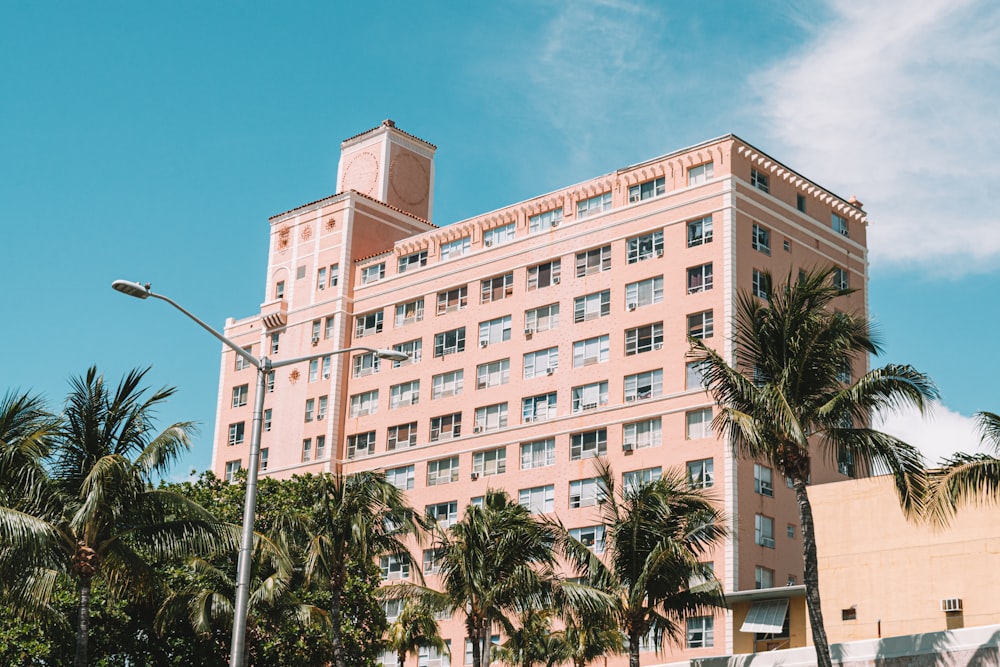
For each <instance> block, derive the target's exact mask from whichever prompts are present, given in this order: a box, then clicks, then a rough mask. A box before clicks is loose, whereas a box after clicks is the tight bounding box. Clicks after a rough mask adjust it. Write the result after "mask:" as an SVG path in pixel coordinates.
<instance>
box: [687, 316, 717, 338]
mask: <svg viewBox="0 0 1000 667" xmlns="http://www.w3.org/2000/svg"><path fill="white" fill-rule="evenodd" d="M714 320H715V318H714V317H713V315H712V311H711V310H704V311H702V312H700V313H694V314H692V315H688V336H691V337H692V338H711V337H712V332H713V331H714Z"/></svg>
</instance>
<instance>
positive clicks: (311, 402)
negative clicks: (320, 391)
mask: <svg viewBox="0 0 1000 667" xmlns="http://www.w3.org/2000/svg"><path fill="white" fill-rule="evenodd" d="M315 411H316V399H315V398H309V399H306V414H305V421H307V422H311V421H312V420H313V413H314V412H315Z"/></svg>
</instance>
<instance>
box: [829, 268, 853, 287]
mask: <svg viewBox="0 0 1000 667" xmlns="http://www.w3.org/2000/svg"><path fill="white" fill-rule="evenodd" d="M833 286H834V287H836V288H837V289H840V290H846V289H850V287H851V285H850V279H849V278H848V277H847V271H845V270H844V269H842V268H840V267H839V266H835V267H834V268H833Z"/></svg>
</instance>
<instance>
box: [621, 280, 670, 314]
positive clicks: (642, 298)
mask: <svg viewBox="0 0 1000 667" xmlns="http://www.w3.org/2000/svg"><path fill="white" fill-rule="evenodd" d="M662 301H663V276H656V277H655V278H647V279H646V280H640V281H638V282H635V283H629V284H627V285H625V309H626V310H635V309H636V308H641V307H642V306H651V305H653V304H654V303H660V302H662Z"/></svg>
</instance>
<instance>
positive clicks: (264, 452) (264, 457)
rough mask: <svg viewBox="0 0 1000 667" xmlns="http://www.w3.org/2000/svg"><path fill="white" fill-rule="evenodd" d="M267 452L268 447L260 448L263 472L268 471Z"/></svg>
mask: <svg viewBox="0 0 1000 667" xmlns="http://www.w3.org/2000/svg"><path fill="white" fill-rule="evenodd" d="M267 450H268V448H267V447H261V448H260V469H261V470H262V471H263V470H267V455H268V451H267Z"/></svg>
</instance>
